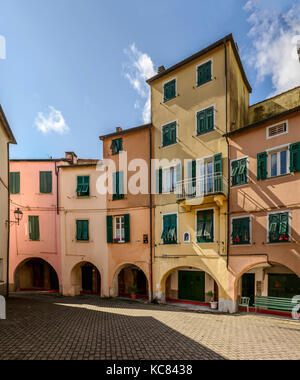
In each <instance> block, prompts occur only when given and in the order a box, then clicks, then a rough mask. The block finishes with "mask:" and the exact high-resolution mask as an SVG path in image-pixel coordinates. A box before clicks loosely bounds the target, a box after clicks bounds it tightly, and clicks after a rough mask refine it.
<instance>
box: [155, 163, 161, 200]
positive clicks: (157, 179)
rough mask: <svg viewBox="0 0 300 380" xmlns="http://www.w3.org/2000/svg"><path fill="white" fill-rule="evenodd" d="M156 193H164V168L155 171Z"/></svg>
mask: <svg viewBox="0 0 300 380" xmlns="http://www.w3.org/2000/svg"><path fill="white" fill-rule="evenodd" d="M155 185H156V186H155V187H156V189H155V190H156V194H162V169H161V168H160V169H157V170H156V173H155Z"/></svg>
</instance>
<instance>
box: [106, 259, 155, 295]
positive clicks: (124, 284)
mask: <svg viewBox="0 0 300 380" xmlns="http://www.w3.org/2000/svg"><path fill="white" fill-rule="evenodd" d="M113 285H114V296H115V297H130V294H131V293H135V294H136V297H137V298H146V299H148V297H149V286H148V279H147V276H146V275H145V273H144V271H143V270H142V269H141V268H139V267H138V266H137V265H135V264H130V263H128V264H124V265H122V266H120V267H119V268H118V269H117V270H116V272H115V274H114V280H113ZM133 288H134V289H133Z"/></svg>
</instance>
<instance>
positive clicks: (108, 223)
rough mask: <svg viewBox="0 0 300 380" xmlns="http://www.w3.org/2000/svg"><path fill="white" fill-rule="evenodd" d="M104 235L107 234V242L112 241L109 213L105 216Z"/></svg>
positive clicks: (111, 218) (112, 234)
mask: <svg viewBox="0 0 300 380" xmlns="http://www.w3.org/2000/svg"><path fill="white" fill-rule="evenodd" d="M106 235H107V243H113V241H114V233H113V217H112V216H111V215H107V216H106Z"/></svg>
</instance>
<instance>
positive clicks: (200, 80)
mask: <svg viewBox="0 0 300 380" xmlns="http://www.w3.org/2000/svg"><path fill="white" fill-rule="evenodd" d="M204 82H205V79H204V69H203V65H201V66H199V67H198V86H200V85H201V84H202V83H204Z"/></svg>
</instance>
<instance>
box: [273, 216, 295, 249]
mask: <svg viewBox="0 0 300 380" xmlns="http://www.w3.org/2000/svg"><path fill="white" fill-rule="evenodd" d="M289 241H290V236H289V213H288V212H281V213H276V214H270V215H269V242H270V243H283V242H289Z"/></svg>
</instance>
